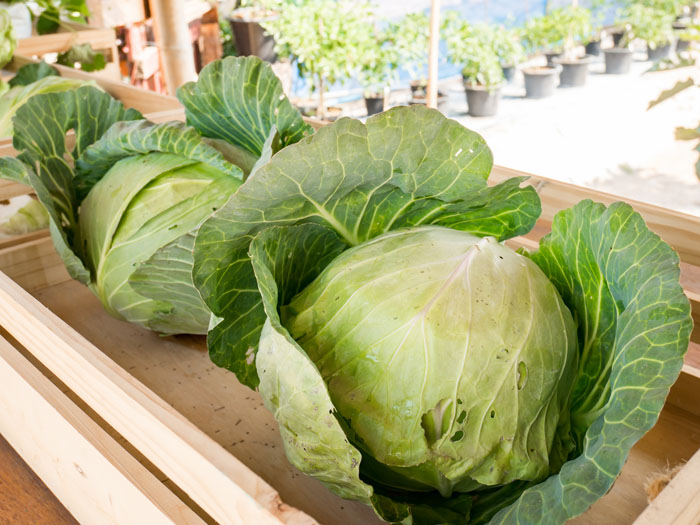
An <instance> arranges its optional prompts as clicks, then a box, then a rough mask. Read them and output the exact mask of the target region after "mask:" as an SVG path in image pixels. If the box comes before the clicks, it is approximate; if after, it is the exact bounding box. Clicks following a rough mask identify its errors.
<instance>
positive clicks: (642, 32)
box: [619, 4, 674, 49]
mask: <svg viewBox="0 0 700 525" xmlns="http://www.w3.org/2000/svg"><path fill="white" fill-rule="evenodd" d="M673 19H674V16H673V14H670V13H668V12H665V11H661V10H659V9H656V8H654V7H649V6H646V5H642V4H632V5H630V6H628V7H627V8H625V9H624V10H623V11H622V12H621V15H620V17H619V23H620V25H622V26H623V27H624V29H625V33H624V35H623V37H622V39H621V40H620V44H619V45H620V47H626V46H627V45H629V44H630V43H631V42H632V40H634V39H635V38H639V39H640V40H644V41H645V42H646V43H647V45H648V46H649V47H650V48H651V49H655V48H656V47H658V46H661V45H665V44H668V43H670V42H672V41H673Z"/></svg>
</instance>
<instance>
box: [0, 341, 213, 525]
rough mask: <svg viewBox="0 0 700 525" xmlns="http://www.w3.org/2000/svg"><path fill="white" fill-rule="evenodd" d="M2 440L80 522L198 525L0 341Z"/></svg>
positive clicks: (195, 520) (98, 429) (118, 447)
mask: <svg viewBox="0 0 700 525" xmlns="http://www.w3.org/2000/svg"><path fill="white" fill-rule="evenodd" d="M0 434H2V435H3V436H4V437H5V439H7V441H8V442H9V443H10V444H11V445H12V447H13V448H14V449H15V450H16V451H17V452H18V454H19V455H20V456H21V457H22V458H23V459H24V460H25V461H26V462H27V463H28V464H29V465H30V466H31V467H32V469H33V470H34V471H35V472H36V473H37V474H38V475H39V477H40V478H41V479H42V480H43V481H44V482H45V483H46V485H47V486H48V487H49V488H50V489H51V491H52V492H54V494H56V495H57V496H58V498H59V499H60V500H61V501H62V502H63V504H64V505H65V506H66V508H67V509H68V510H69V511H70V512H71V514H72V515H73V516H75V518H76V519H77V520H78V521H79V522H80V523H105V524H107V523H115V524H119V523H149V524H150V523H153V524H158V523H163V524H168V523H186V524H198V523H202V521H201V519H200V518H199V517H197V516H196V514H194V513H193V512H192V510H190V509H189V507H187V506H185V504H184V503H182V502H181V501H180V500H179V499H178V498H176V497H175V496H174V495H173V494H172V493H171V492H170V491H169V490H168V489H167V488H166V487H165V486H164V485H163V484H162V483H161V482H160V481H158V480H157V479H156V478H155V477H154V476H153V475H152V474H151V473H150V472H148V471H147V470H146V469H145V468H144V467H143V466H142V465H141V464H139V463H138V462H137V461H136V460H135V459H134V458H132V457H131V456H130V455H129V454H128V453H127V452H126V451H125V450H124V449H123V448H122V447H120V446H119V445H118V444H117V443H116V442H115V441H114V440H113V439H112V438H111V437H109V435H107V433H106V432H105V431H104V430H102V429H101V428H100V427H99V426H98V425H97V424H96V423H95V422H94V421H92V420H91V419H90V418H89V417H88V416H87V415H86V414H84V413H83V412H82V411H81V410H80V409H79V408H78V407H77V406H75V404H74V403H72V402H71V401H70V400H69V399H68V398H67V397H66V396H65V395H64V394H63V393H61V392H60V391H59V390H58V388H57V387H56V386H55V385H53V384H52V383H51V382H50V381H49V380H48V379H47V378H45V377H44V376H43V375H42V374H41V373H40V372H39V371H38V370H37V369H36V368H34V367H33V366H32V365H31V364H30V363H29V362H28V361H27V360H26V359H25V358H24V357H22V356H21V355H20V354H19V353H18V352H17V350H16V349H15V348H14V347H13V346H12V345H10V344H9V343H8V342H7V341H6V340H5V339H3V338H0Z"/></svg>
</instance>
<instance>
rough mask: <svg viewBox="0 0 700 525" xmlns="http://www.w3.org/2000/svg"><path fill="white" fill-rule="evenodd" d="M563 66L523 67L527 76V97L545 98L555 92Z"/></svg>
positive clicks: (524, 74)
mask: <svg viewBox="0 0 700 525" xmlns="http://www.w3.org/2000/svg"><path fill="white" fill-rule="evenodd" d="M560 71H561V66H557V65H554V66H547V67H533V68H528V69H523V76H524V77H525V96H526V97H527V98H545V97H549V96H552V95H553V94H554V89H555V88H556V87H557V83H558V80H559V72H560Z"/></svg>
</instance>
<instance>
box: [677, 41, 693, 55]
mask: <svg viewBox="0 0 700 525" xmlns="http://www.w3.org/2000/svg"><path fill="white" fill-rule="evenodd" d="M689 49H690V41H689V40H678V41H676V53H683V52H685V51H688V50H689Z"/></svg>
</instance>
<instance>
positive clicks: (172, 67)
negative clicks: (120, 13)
mask: <svg viewBox="0 0 700 525" xmlns="http://www.w3.org/2000/svg"><path fill="white" fill-rule="evenodd" d="M150 5H151V13H152V15H153V18H154V19H155V22H156V42H157V44H158V49H159V50H160V56H161V60H162V63H163V69H165V81H166V83H167V85H168V93H170V94H171V95H174V94H175V90H176V89H177V88H178V87H180V86H181V85H182V84H184V83H185V82H189V81H190V80H195V79H196V78H197V72H196V71H195V67H194V51H193V49H192V42H191V39H190V29H189V26H188V23H187V19H186V17H185V0H150Z"/></svg>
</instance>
